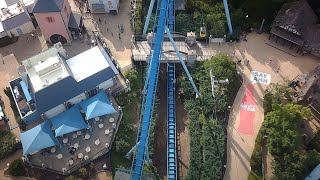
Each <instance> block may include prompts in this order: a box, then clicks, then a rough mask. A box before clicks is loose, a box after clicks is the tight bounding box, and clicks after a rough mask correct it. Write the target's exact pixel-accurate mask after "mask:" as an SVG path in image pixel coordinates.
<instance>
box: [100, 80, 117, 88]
mask: <svg viewBox="0 0 320 180" xmlns="http://www.w3.org/2000/svg"><path fill="white" fill-rule="evenodd" d="M113 85H114V82H113V80H112V78H111V79H108V80H107V81H105V82H103V83H101V84H99V85H98V87H99V89H104V90H106V89H108V88H109V87H111V86H113Z"/></svg>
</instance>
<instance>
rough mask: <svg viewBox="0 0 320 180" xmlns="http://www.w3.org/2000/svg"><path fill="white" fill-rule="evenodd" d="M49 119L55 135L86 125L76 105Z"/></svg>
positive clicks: (82, 127)
mask: <svg viewBox="0 0 320 180" xmlns="http://www.w3.org/2000/svg"><path fill="white" fill-rule="evenodd" d="M50 121H51V123H52V129H53V130H54V131H55V134H56V137H57V136H62V135H64V134H67V133H70V132H74V131H79V130H81V129H85V128H87V127H88V124H87V123H86V122H84V120H83V118H82V116H81V114H80V111H79V109H78V106H73V107H72V108H70V109H68V110H66V111H64V112H63V113H61V114H59V115H57V116H55V117H53V118H51V119H50Z"/></svg>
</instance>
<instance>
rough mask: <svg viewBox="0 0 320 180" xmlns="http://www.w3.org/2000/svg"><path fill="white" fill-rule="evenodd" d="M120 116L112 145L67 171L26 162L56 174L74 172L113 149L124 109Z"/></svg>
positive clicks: (120, 111)
mask: <svg viewBox="0 0 320 180" xmlns="http://www.w3.org/2000/svg"><path fill="white" fill-rule="evenodd" d="M119 113H120V114H119V116H118V118H117V126H116V130H115V133H113V136H112V138H111V141H110V146H109V147H108V148H104V149H102V150H101V151H99V152H97V153H96V154H94V155H93V156H91V157H89V158H88V159H87V160H85V161H82V162H80V163H79V164H77V165H75V166H72V167H71V168H70V169H68V170H67V171H66V172H62V171H57V170H54V169H51V168H47V167H42V166H39V165H35V164H29V163H26V164H27V165H29V166H30V167H32V168H33V167H36V168H38V169H43V170H46V171H49V172H53V173H56V174H61V175H68V174H70V173H72V172H74V171H75V170H77V169H79V168H80V167H82V166H85V165H87V164H88V163H90V162H92V161H94V160H96V159H97V158H99V157H100V156H102V155H104V154H106V153H108V152H109V151H110V150H111V147H112V146H111V145H112V143H113V141H114V139H115V137H116V134H117V131H118V127H119V124H120V122H121V119H122V116H123V112H122V110H119Z"/></svg>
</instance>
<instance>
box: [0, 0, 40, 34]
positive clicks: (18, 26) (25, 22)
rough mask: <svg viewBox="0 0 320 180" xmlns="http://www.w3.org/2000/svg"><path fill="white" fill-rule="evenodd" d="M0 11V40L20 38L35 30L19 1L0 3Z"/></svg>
mask: <svg viewBox="0 0 320 180" xmlns="http://www.w3.org/2000/svg"><path fill="white" fill-rule="evenodd" d="M0 9H1V12H0V20H1V21H0V38H2V37H5V36H10V37H11V36H12V35H13V36H20V35H23V34H26V33H30V32H32V31H34V30H35V28H34V25H33V23H32V20H31V17H30V16H29V13H28V11H27V10H26V8H25V7H24V6H23V3H21V2H20V1H8V0H7V1H1V2H0Z"/></svg>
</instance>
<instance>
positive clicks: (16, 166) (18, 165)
mask: <svg viewBox="0 0 320 180" xmlns="http://www.w3.org/2000/svg"><path fill="white" fill-rule="evenodd" d="M9 174H11V175H12V176H23V175H25V174H26V170H25V168H24V166H23V162H22V160H21V159H20V158H19V159H16V160H14V161H12V162H11V164H10V166H9Z"/></svg>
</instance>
